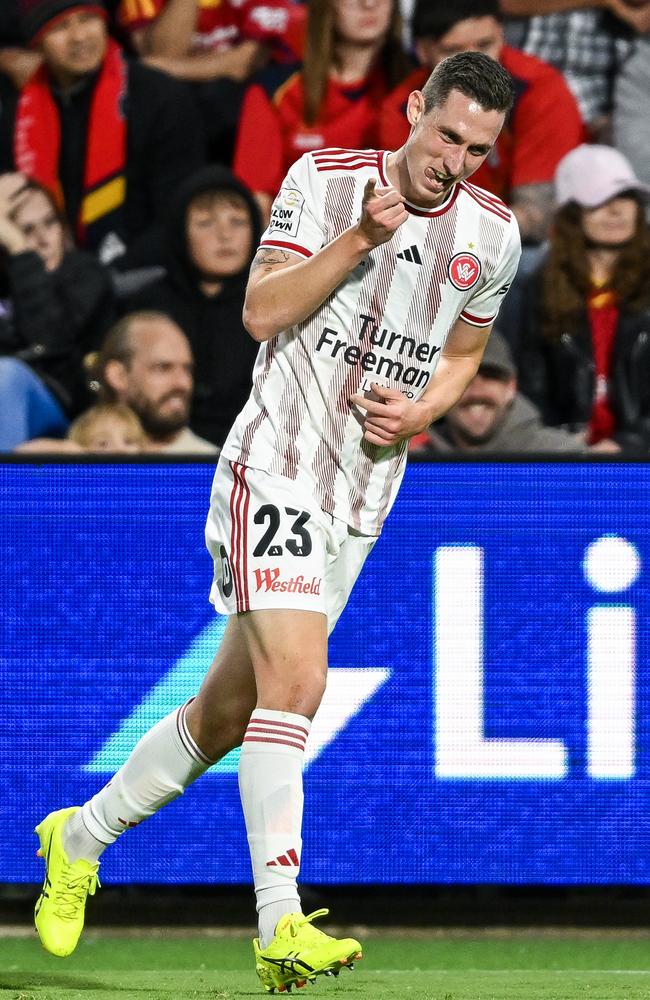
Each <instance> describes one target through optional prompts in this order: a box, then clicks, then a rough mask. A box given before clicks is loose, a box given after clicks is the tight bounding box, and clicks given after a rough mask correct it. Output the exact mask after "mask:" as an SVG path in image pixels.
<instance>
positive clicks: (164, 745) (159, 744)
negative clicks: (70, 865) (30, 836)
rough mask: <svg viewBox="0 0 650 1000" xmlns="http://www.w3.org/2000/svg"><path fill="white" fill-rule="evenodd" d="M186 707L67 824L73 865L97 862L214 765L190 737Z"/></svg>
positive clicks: (160, 724) (145, 742)
mask: <svg viewBox="0 0 650 1000" xmlns="http://www.w3.org/2000/svg"><path fill="white" fill-rule="evenodd" d="M187 705H189V702H187V704H185V705H182V706H181V708H179V709H177V710H176V711H174V712H172V713H171V714H170V715H168V716H166V717H165V718H164V719H161V720H160V722H158V723H156V725H155V726H154V727H153V728H152V729H150V730H149V732H148V733H145V735H144V736H143V737H142V739H141V740H140V742H139V743H138V744H137V745H136V746H135V747H134V749H133V751H132V753H131V756H130V757H129V759H128V760H127V761H126V763H125V764H124V765H123V766H122V767H121V768H120V770H119V771H118V772H117V773H116V774H115V775H114V776H113V777H112V778H111V780H110V781H109V783H108V784H107V785H105V786H104V788H102V790H101V791H100V792H98V793H97V795H94V796H93V797H92V799H90V800H89V801H88V802H86V803H85V804H84V805H83V806H82V807H81V809H80V811H79V812H78V813H75V815H74V816H72V817H71V818H70V820H68V822H67V823H66V825H65V827H64V829H63V848H64V850H65V852H66V854H67V855H68V859H69V860H70V861H76V860H78V859H79V858H85V859H86V860H87V861H96V860H97V859H98V858H99V856H100V854H101V853H102V851H103V850H104V849H105V848H106V847H108V845H109V844H112V843H113V841H115V840H117V838H118V837H119V835H120V834H121V833H123V832H124V830H128V829H129V828H130V827H133V826H137V825H138V823H140V822H141V821H142V820H143V819H146V818H147V817H148V816H152V815H153V814H154V813H155V812H157V811H158V809H160V808H161V806H164V805H166V804H167V803H168V802H171V801H172V800H173V799H175V798H178V796H179V795H181V794H182V793H183V791H184V790H185V789H186V788H187V787H188V785H191V784H192V782H193V781H195V780H196V779H197V778H198V777H200V776H201V775H202V774H203V773H204V771H206V770H207V769H208V768H209V767H210V765H211V764H214V761H211V760H209V759H208V757H206V756H205V754H204V753H203V752H202V751H201V750H200V749H199V747H198V746H197V745H196V743H195V742H194V740H193V739H192V737H191V736H190V733H189V730H188V728H187V724H186V722H185V711H186V709H187ZM73 821H74V822H73Z"/></svg>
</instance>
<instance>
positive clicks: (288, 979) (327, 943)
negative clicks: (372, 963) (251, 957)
mask: <svg viewBox="0 0 650 1000" xmlns="http://www.w3.org/2000/svg"><path fill="white" fill-rule="evenodd" d="M328 913H329V910H315V911H314V913H310V914H309V916H305V915H304V914H302V913H287V914H285V916H284V917H282V918H281V919H280V920H279V921H278V925H277V927H276V928H275V937H274V938H273V940H272V941H271V943H270V945H268V947H267V948H265V949H264V950H263V951H262V950H261V949H260V943H259V940H258V938H255V940H254V941H253V952H254V953H255V971H256V972H257V975H258V976H259V977H260V980H261V982H262V986H263V987H264V989H265V990H266V991H267V993H273V991H274V990H277V991H278V993H284V992H285V991H286V992H289V993H290V992H291V988H292V986H297V987H301V986H306V984H307V983H308V982H313V981H314V980H315V979H316V976H320V975H326V976H338V974H339V972H340V971H341V969H342V968H344V967H347V968H348V969H351V968H352V967H353V962H354V961H355V960H358V959H360V958H361V945H360V944H359V942H358V941H355V940H354V938H343V939H342V940H340V941H337V939H336V938H333V937H330V935H329V934H324V933H323V931H319V930H318V928H316V927H313V926H312V920H315V919H316V918H317V917H325V916H327V914H328Z"/></svg>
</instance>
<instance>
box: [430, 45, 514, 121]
mask: <svg viewBox="0 0 650 1000" xmlns="http://www.w3.org/2000/svg"><path fill="white" fill-rule="evenodd" d="M452 90H459V91H460V93H461V94H465V96H466V97H471V98H472V99H473V100H475V101H476V102H477V104H480V105H481V107H482V108H483V110H484V111H503V112H505V113H506V114H507V113H508V111H510V108H511V107H512V104H513V101H514V99H515V88H514V85H513V82H512V77H511V76H510V74H509V73H508V72H507V71H506V70H505V69H504V68H503V66H502V65H501V63H499V62H497V61H496V59H492V58H491V57H490V56H487V55H485V53H484V52H457V53H456V54H455V55H453V56H448V57H447V58H446V59H443V60H442V62H440V63H438V65H437V66H436V68H435V69H434V71H433V73H432V74H431V76H430V77H429V79H428V80H427V82H426V83H425V85H424V87H423V88H422V94H423V96H424V113H425V115H426V114H428V113H429V112H430V111H432V110H433V108H438V107H440V105H441V104H444V103H445V101H446V100H447V98H448V97H449V95H450V93H451V91H452Z"/></svg>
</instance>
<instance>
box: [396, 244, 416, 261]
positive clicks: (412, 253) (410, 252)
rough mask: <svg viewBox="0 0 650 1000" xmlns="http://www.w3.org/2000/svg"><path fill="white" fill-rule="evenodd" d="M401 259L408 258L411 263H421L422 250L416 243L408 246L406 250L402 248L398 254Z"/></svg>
mask: <svg viewBox="0 0 650 1000" xmlns="http://www.w3.org/2000/svg"><path fill="white" fill-rule="evenodd" d="M397 256H398V257H399V258H400V260H407V261H408V262H409V263H410V264H421V263H422V258H421V257H420V251H419V250H418V248H417V247H416V246H415V245H414V246H412V247H407V248H406V250H400V252H399V253H398V254H397Z"/></svg>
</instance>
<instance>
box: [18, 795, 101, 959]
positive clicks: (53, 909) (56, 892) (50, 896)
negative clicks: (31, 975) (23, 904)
mask: <svg viewBox="0 0 650 1000" xmlns="http://www.w3.org/2000/svg"><path fill="white" fill-rule="evenodd" d="M78 808H79V807H78V806H72V807H71V808H70V809H59V810H58V812H52V813H50V814H49V816H46V817H45V819H44V820H43V821H42V822H41V823H39V824H38V826H37V827H36V829H35V830H34V833H35V834H37V835H38V838H39V840H40V842H41V846H40V848H39V850H38V851H37V852H36V853H37V854H38V856H39V857H40V858H44V859H45V881H44V882H43V888H42V889H41V894H40V896H39V897H38V899H37V901H36V907H35V909H34V923H35V924H36V930H37V931H38V936H39V937H40V939H41V944H42V945H43V947H44V948H45V950H46V951H49V952H51V953H52V954H53V955H59V956H60V957H61V958H63V957H64V956H65V955H70V954H72V952H73V951H74V950H75V948H76V947H77V941H78V940H79V937H80V935H81V932H82V930H83V926H84V910H85V907H86V899H87V898H88V896H89V895H90V896H94V894H95V889H96V888H97V886H98V885H99V879H98V878H97V869H98V868H99V862H97V863H96V864H91V862H90V861H83V860H79V861H75V862H73V863H72V864H70V862H69V861H68V858H67V855H66V853H65V851H64V850H63V841H62V839H61V832H62V830H63V827H64V826H65V823H66V820H67V819H68V818H69V817H70V816H72V814H73V813H76V812H77V811H78Z"/></svg>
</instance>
